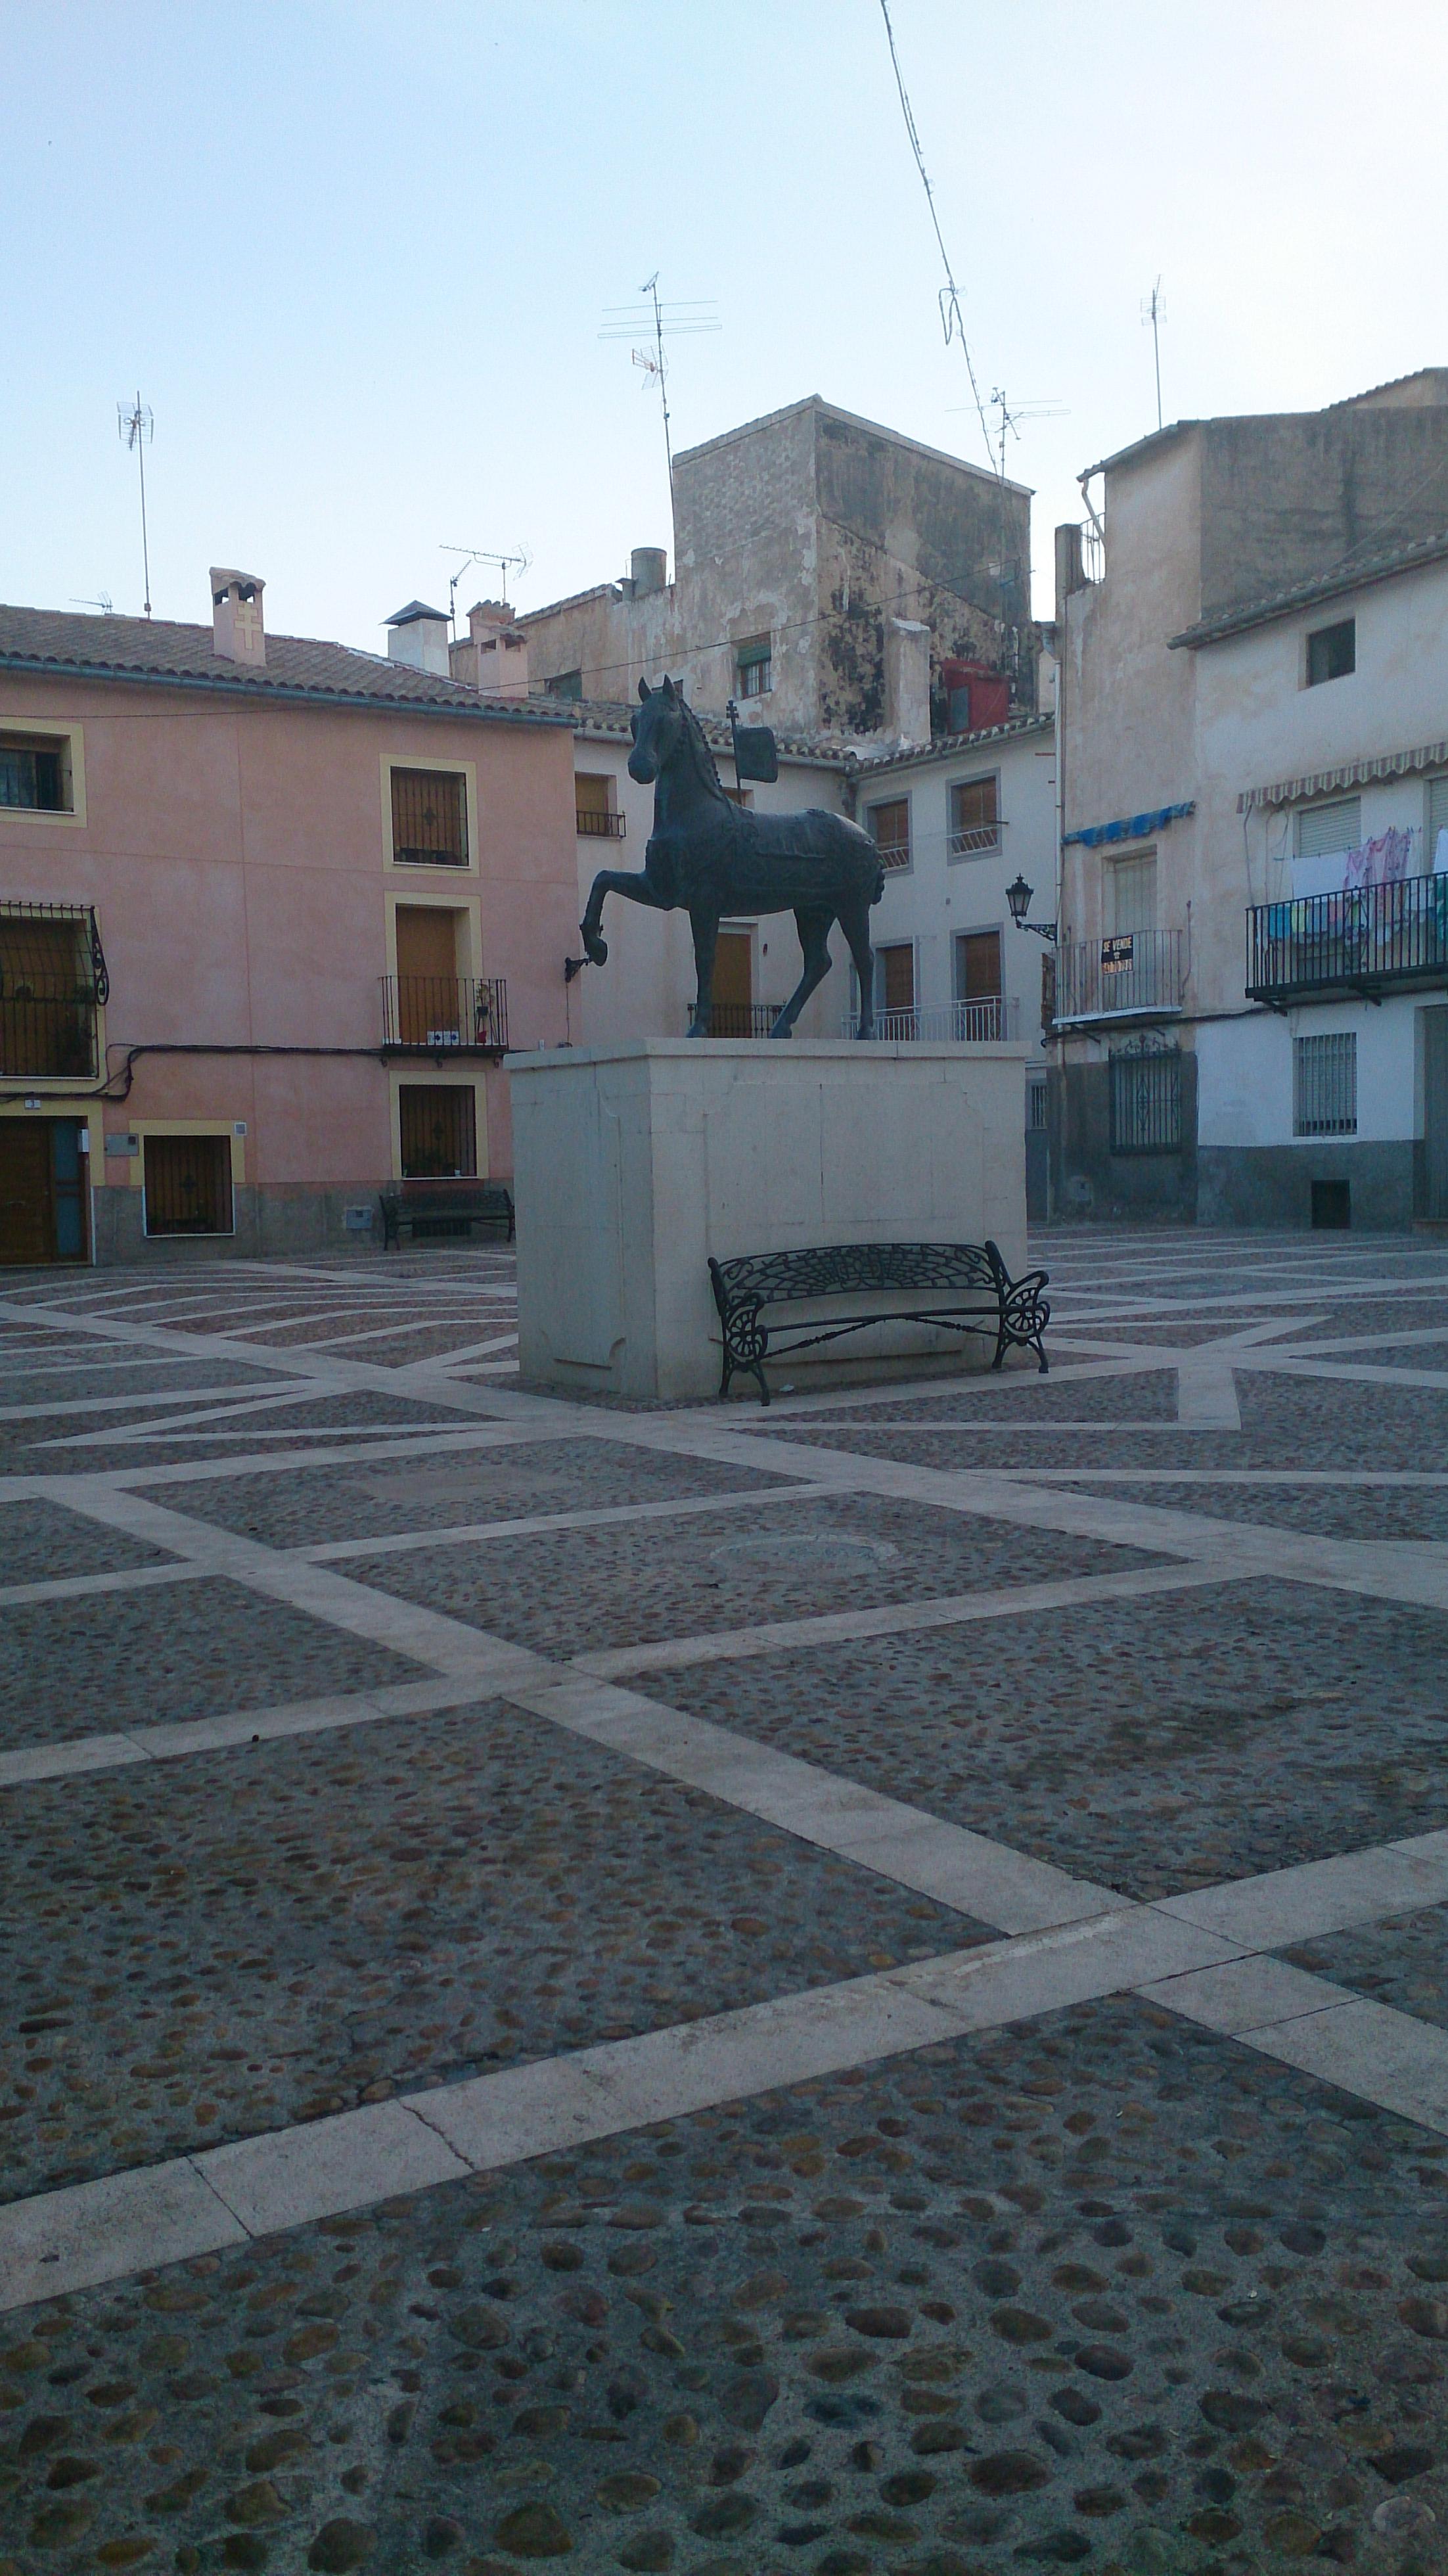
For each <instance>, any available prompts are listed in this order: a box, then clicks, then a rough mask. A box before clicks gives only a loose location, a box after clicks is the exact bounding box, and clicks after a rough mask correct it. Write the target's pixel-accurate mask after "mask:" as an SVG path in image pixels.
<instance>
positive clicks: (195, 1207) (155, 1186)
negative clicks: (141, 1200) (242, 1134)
mask: <svg viewBox="0 0 1448 2576" xmlns="http://www.w3.org/2000/svg"><path fill="white" fill-rule="evenodd" d="M145 1155H146V1165H145V1178H146V1232H147V1234H230V1233H231V1232H232V1230H233V1218H232V1209H231V1138H230V1137H229V1136H148V1137H147V1138H146V1139H145Z"/></svg>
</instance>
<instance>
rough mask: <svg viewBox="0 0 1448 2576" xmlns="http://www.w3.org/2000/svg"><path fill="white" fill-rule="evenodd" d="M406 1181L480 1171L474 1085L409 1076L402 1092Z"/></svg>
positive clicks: (468, 1176)
mask: <svg viewBox="0 0 1448 2576" xmlns="http://www.w3.org/2000/svg"><path fill="white" fill-rule="evenodd" d="M397 1107H398V1116H399V1121H400V1124H401V1130H402V1136H401V1143H402V1177H403V1179H404V1180H405V1181H444V1180H446V1181H457V1180H471V1179H474V1178H475V1177H476V1174H477V1168H478V1111H477V1100H476V1097H475V1095H474V1093H473V1091H472V1089H471V1087H465V1086H463V1085H459V1086H458V1088H457V1089H456V1090H452V1089H450V1088H448V1087H447V1086H445V1085H444V1084H442V1083H431V1082H430V1083H426V1084H424V1083H420V1082H404V1083H403V1084H402V1086H401V1089H400V1090H399V1092H398V1095H397Z"/></svg>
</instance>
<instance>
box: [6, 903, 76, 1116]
mask: <svg viewBox="0 0 1448 2576" xmlns="http://www.w3.org/2000/svg"><path fill="white" fill-rule="evenodd" d="M98 998H99V994H98V990H97V982H96V971H95V964H94V960H93V957H92V951H91V939H90V928H89V922H88V920H87V919H86V918H84V917H83V916H81V915H80V914H78V913H73V914H70V915H66V914H63V913H44V912H33V913H32V912H26V911H23V910H21V909H18V908H17V909H16V910H15V911H13V912H10V911H8V910H4V909H0V1074H58V1075H60V1076H62V1077H65V1076H72V1077H78V1076H87V1075H90V1076H93V1075H94V1073H95V1071H96V1031H95V1005H96V1002H97V1000H98Z"/></svg>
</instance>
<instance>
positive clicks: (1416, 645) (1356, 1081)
mask: <svg viewBox="0 0 1448 2576" xmlns="http://www.w3.org/2000/svg"><path fill="white" fill-rule="evenodd" d="M1180 647H1181V650H1182V651H1183V653H1184V654H1189V655H1190V656H1191V658H1192V660H1193V661H1194V663H1195V665H1196V688H1195V698H1196V735H1197V789H1198V795H1197V803H1198V828H1197V837H1196V869H1195V873H1196V880H1197V888H1198V892H1197V896H1196V900H1195V901H1194V903H1193V906H1192V917H1193V923H1194V927H1193V933H1192V938H1193V947H1194V952H1195V959H1196V975H1197V981H1198V986H1199V989H1204V990H1205V991H1206V992H1208V993H1213V994H1218V995H1221V996H1222V997H1223V999H1224V1001H1225V999H1226V997H1227V996H1228V995H1229V994H1230V995H1233V996H1235V995H1236V994H1238V993H1240V992H1241V991H1242V989H1243V987H1245V995H1246V1008H1245V1010H1244V1008H1243V1005H1242V1003H1241V1002H1240V1001H1239V1002H1237V1003H1236V1015H1234V1016H1231V1017H1223V1018H1211V1019H1203V1020H1202V1021H1201V1022H1200V1023H1199V1025H1198V1027H1197V1031H1196V1056H1197V1191H1198V1212H1199V1215H1200V1216H1201V1217H1202V1219H1203V1220H1205V1221H1206V1222H1209V1223H1219V1224H1221V1223H1225V1224H1232V1225H1243V1224H1265V1225H1303V1224H1308V1223H1313V1224H1319V1225H1323V1224H1344V1225H1345V1224H1348V1223H1352V1224H1357V1225H1366V1226H1391V1225H1405V1224H1407V1223H1408V1222H1409V1221H1410V1220H1411V1219H1412V1218H1413V1217H1414V1216H1415V1215H1417V1216H1431V1217H1439V1218H1442V1217H1448V998H1445V997H1448V534H1445V535H1444V536H1442V537H1439V538H1436V539H1433V540H1431V541H1428V542H1424V541H1422V540H1418V541H1415V542H1411V543H1409V544H1408V545H1406V546H1400V547H1397V548H1395V549H1392V550H1391V551H1386V550H1385V551H1382V552H1379V553H1378V554H1376V555H1369V556H1366V557H1364V558H1363V559H1362V560H1361V562H1360V563H1359V565H1358V566H1356V567H1355V568H1354V569H1353V571H1352V572H1350V573H1349V572H1340V573H1338V574H1337V575H1336V576H1334V577H1332V578H1331V579H1328V580H1325V581H1322V582H1317V583H1308V584H1303V585H1301V586H1300V587H1299V588H1298V589H1297V590H1296V591H1294V592H1291V593H1288V594H1287V595H1286V596H1285V597H1284V596H1281V595H1279V596H1278V597H1277V598H1276V599H1270V600H1265V601H1262V602H1260V603H1258V604H1257V605H1256V606H1255V607H1254V606H1248V607H1246V608H1243V609H1239V610H1237V611H1235V612H1233V613H1231V614H1229V615H1224V616H1222V617H1219V618H1216V619H1211V620H1206V621H1203V622H1202V623H1201V624H1199V625H1198V626H1197V627H1196V628H1194V629H1192V630H1190V631H1189V632H1188V634H1186V635H1185V636H1183V637H1182V638H1181V639H1180ZM1244 942H1245V960H1244V954H1243V943H1244Z"/></svg>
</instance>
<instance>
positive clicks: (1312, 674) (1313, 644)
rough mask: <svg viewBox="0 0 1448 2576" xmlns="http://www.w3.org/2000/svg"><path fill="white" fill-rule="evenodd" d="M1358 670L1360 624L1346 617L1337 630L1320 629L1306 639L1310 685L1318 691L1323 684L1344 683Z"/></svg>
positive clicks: (1352, 618)
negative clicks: (1331, 682)
mask: <svg viewBox="0 0 1448 2576" xmlns="http://www.w3.org/2000/svg"><path fill="white" fill-rule="evenodd" d="M1356 669H1357V620H1356V618H1355V617H1344V618H1342V619H1341V620H1340V621H1339V623H1338V624H1337V625H1336V626H1319V628H1318V630H1317V633H1316V634H1315V635H1309V637H1308V639H1307V685H1308V687H1309V689H1315V688H1316V687H1317V686H1318V684H1319V682H1320V681H1322V680H1345V679H1346V678H1347V676H1348V673H1349V672H1350V671H1355V670H1356Z"/></svg>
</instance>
